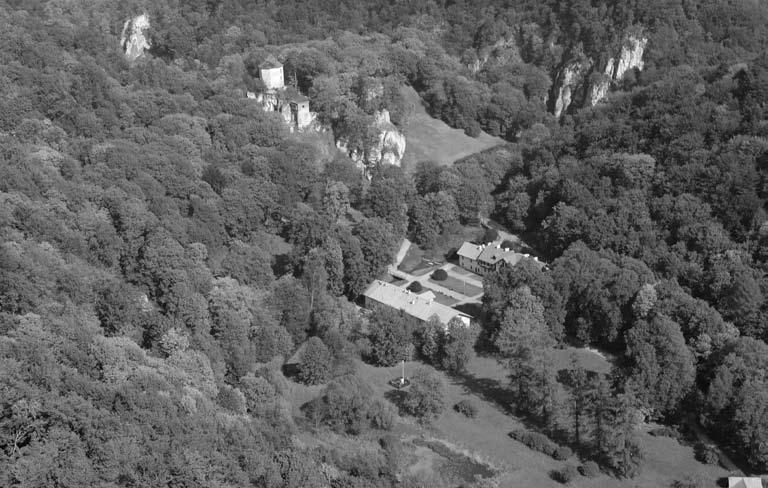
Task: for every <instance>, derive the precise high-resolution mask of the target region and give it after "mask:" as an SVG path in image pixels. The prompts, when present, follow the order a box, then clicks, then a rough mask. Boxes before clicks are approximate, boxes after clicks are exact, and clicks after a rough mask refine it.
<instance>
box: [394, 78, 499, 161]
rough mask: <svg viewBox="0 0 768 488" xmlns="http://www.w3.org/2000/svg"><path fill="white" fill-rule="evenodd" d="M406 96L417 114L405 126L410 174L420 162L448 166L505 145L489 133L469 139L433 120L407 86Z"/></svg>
mask: <svg viewBox="0 0 768 488" xmlns="http://www.w3.org/2000/svg"><path fill="white" fill-rule="evenodd" d="M403 94H404V96H405V98H406V99H407V100H408V101H409V102H411V103H412V104H413V106H414V111H413V114H412V115H411V117H410V118H409V119H408V122H407V124H405V127H403V132H404V133H405V137H406V141H407V142H406V146H405V154H404V155H403V167H404V168H405V170H406V171H410V170H412V169H413V167H414V166H415V164H416V163H417V162H419V161H426V160H432V161H436V162H438V163H440V164H444V165H448V164H451V163H452V162H454V161H456V160H457V159H461V158H463V157H466V156H469V155H470V154H474V153H476V152H480V151H483V150H485V149H489V148H491V147H494V146H498V145H500V144H504V143H505V141H504V140H503V139H501V138H499V137H493V136H490V135H488V134H486V133H485V132H483V133H481V134H480V136H479V137H476V138H475V137H469V136H468V135H466V134H464V131H462V130H460V129H453V128H451V127H449V126H448V125H447V124H446V123H445V122H443V121H441V120H438V119H435V118H433V117H431V116H430V115H429V114H428V113H427V111H426V110H425V109H424V106H423V105H422V104H421V98H420V97H419V95H418V93H416V91H415V90H414V89H413V88H411V87H409V86H406V87H404V88H403Z"/></svg>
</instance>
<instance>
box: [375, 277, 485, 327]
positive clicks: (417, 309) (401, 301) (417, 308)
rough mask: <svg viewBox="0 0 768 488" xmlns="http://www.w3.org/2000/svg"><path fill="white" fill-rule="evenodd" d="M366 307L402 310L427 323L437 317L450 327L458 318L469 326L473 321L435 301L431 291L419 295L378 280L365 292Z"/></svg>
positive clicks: (467, 316) (465, 315)
mask: <svg viewBox="0 0 768 488" xmlns="http://www.w3.org/2000/svg"><path fill="white" fill-rule="evenodd" d="M363 297H365V307H366V308H368V309H371V310H374V309H376V308H378V307H382V306H386V307H390V308H394V309H395V310H401V311H403V312H404V313H406V314H407V315H410V316H411V317H413V318H415V319H418V320H420V321H422V322H427V321H428V320H429V319H430V318H432V317H437V318H438V319H439V320H440V322H442V323H443V325H448V322H450V321H451V320H452V319H454V318H458V319H459V320H461V321H462V323H464V325H467V326H469V323H470V320H471V319H472V318H471V317H470V316H469V315H467V314H465V313H462V312H459V311H458V310H456V309H455V308H451V307H449V306H447V305H443V304H442V303H438V302H436V301H435V294H434V293H432V292H431V291H427V292H426V293H422V294H420V295H417V294H415V293H413V292H411V291H409V290H406V289H405V288H400V287H399V286H395V285H393V284H392V283H387V282H385V281H381V280H376V281H374V282H373V283H371V285H370V286H369V287H368V289H366V290H365V291H364V292H363Z"/></svg>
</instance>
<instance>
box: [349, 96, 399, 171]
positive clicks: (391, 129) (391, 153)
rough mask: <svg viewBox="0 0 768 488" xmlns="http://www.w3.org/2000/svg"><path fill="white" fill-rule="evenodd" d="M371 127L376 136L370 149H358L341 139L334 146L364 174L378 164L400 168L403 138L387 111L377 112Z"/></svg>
mask: <svg viewBox="0 0 768 488" xmlns="http://www.w3.org/2000/svg"><path fill="white" fill-rule="evenodd" d="M372 126H373V128H374V130H375V132H376V133H377V134H378V135H377V137H376V139H375V142H374V144H372V145H371V146H370V147H367V148H364V149H359V148H357V147H355V146H353V145H351V144H349V141H347V140H345V139H343V138H340V139H338V140H337V141H336V146H337V147H338V148H339V149H340V150H342V151H344V152H346V153H347V154H348V155H349V157H350V158H351V159H352V161H354V162H355V163H356V164H357V166H358V167H359V168H360V169H361V170H362V171H364V172H365V173H366V174H370V171H371V170H372V169H373V168H375V167H376V166H377V165H379V164H391V165H394V166H400V164H401V163H402V159H403V154H405V136H404V135H403V134H402V133H401V132H400V131H399V130H398V128H397V127H396V126H395V124H393V123H392V122H391V121H390V119H389V111H388V110H387V109H382V110H379V111H377V112H376V113H375V114H374V116H373V123H372Z"/></svg>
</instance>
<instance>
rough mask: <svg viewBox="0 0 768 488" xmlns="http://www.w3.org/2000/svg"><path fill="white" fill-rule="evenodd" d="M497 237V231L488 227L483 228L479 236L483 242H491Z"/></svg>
mask: <svg viewBox="0 0 768 488" xmlns="http://www.w3.org/2000/svg"><path fill="white" fill-rule="evenodd" d="M498 238H499V231H497V230H496V229H491V228H490V227H489V228H487V229H485V232H483V236H482V237H481V238H480V240H481V241H482V243H483V244H488V243H489V242H493V241H495V240H496V239H498Z"/></svg>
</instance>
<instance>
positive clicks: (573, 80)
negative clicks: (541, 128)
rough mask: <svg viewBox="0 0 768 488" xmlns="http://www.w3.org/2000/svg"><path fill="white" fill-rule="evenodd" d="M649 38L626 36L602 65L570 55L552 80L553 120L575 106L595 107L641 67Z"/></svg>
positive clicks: (638, 35) (551, 103)
mask: <svg viewBox="0 0 768 488" xmlns="http://www.w3.org/2000/svg"><path fill="white" fill-rule="evenodd" d="M647 44H648V38H647V37H645V36H644V35H642V34H639V33H632V34H627V35H625V37H624V39H623V41H622V43H621V47H620V49H618V52H614V53H613V54H614V55H613V56H611V57H609V58H608V60H607V61H606V62H605V63H604V64H601V63H596V62H595V61H594V60H592V59H590V58H585V57H584V56H583V55H580V54H576V55H573V54H572V55H570V59H567V60H565V61H564V64H563V67H562V68H561V69H560V70H559V72H558V73H557V75H556V76H555V83H554V84H553V86H552V92H551V94H550V108H551V110H552V113H553V114H555V116H556V117H560V116H561V115H562V114H563V113H565V112H566V111H567V110H568V108H569V107H570V106H571V104H577V106H582V105H589V106H594V105H596V104H598V103H599V102H600V101H601V100H603V99H604V98H605V96H606V95H607V94H608V92H609V91H610V89H611V87H612V86H614V85H616V84H617V83H618V82H619V81H621V79H622V78H623V77H624V75H625V74H626V73H627V71H629V70H631V69H634V68H637V69H639V70H642V69H643V67H644V63H643V54H644V53H645V47H646V45H647Z"/></svg>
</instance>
